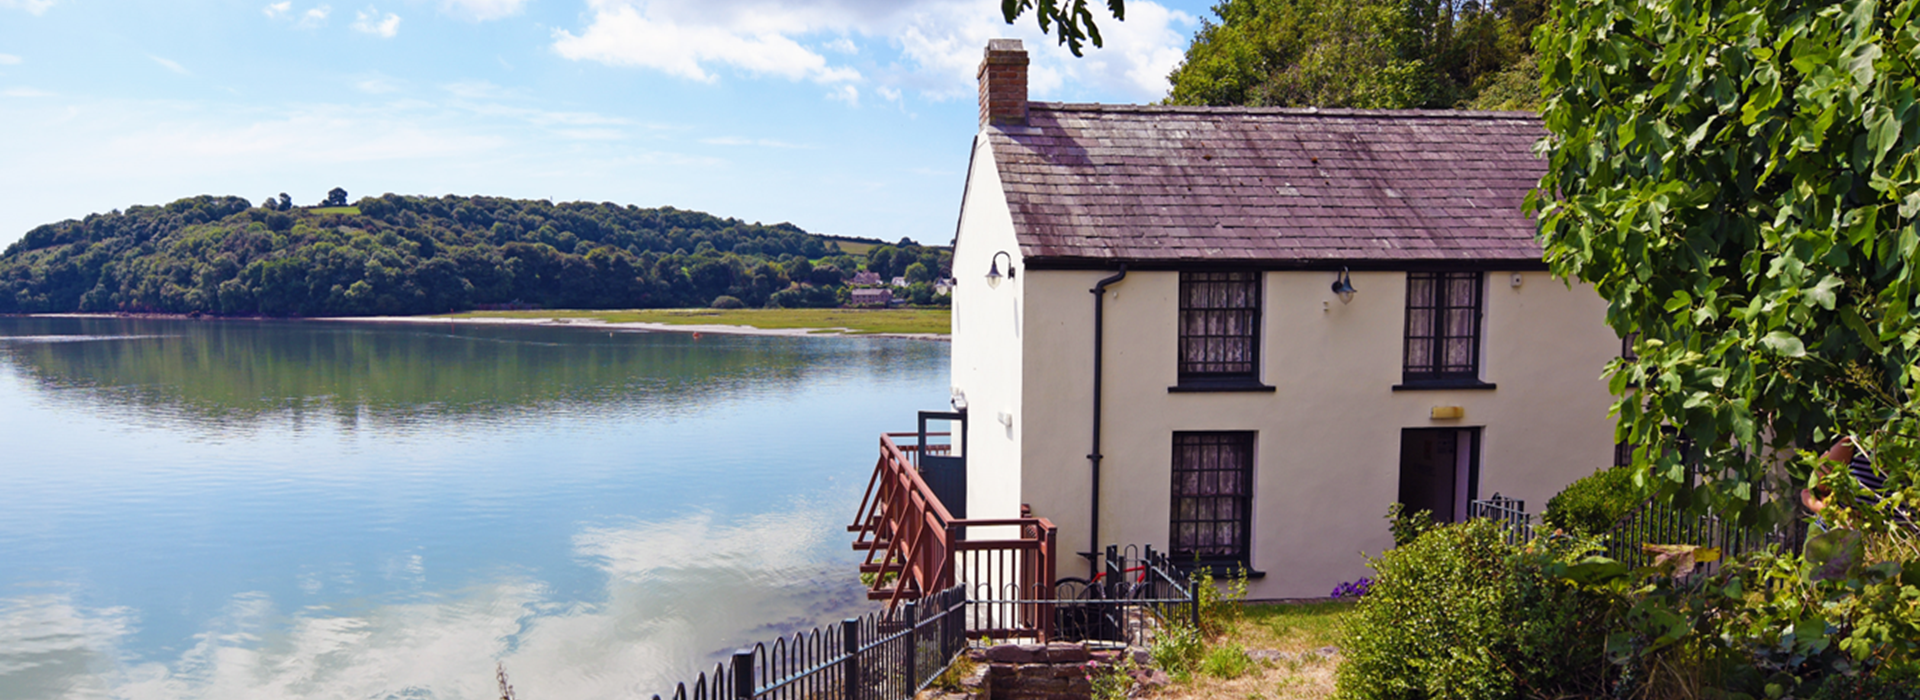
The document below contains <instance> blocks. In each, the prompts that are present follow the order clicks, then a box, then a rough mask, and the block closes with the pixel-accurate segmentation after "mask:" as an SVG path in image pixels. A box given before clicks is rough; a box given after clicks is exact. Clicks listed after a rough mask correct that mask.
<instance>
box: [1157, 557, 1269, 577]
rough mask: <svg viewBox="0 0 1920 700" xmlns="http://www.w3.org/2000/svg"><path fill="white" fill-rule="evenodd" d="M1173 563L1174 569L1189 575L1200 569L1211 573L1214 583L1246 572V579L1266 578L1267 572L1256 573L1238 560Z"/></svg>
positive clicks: (1176, 560)
mask: <svg viewBox="0 0 1920 700" xmlns="http://www.w3.org/2000/svg"><path fill="white" fill-rule="evenodd" d="M1173 562H1174V566H1175V567H1176V568H1178V569H1180V570H1181V571H1185V572H1187V573H1189V574H1194V573H1199V572H1200V571H1201V570H1202V569H1205V570H1209V571H1211V572H1212V573H1213V580H1214V581H1228V580H1232V579H1233V578H1234V577H1235V576H1238V575H1240V572H1242V571H1245V572H1247V578H1249V579H1258V578H1266V577H1267V572H1265V571H1256V570H1254V568H1253V567H1251V566H1248V565H1247V563H1246V562H1244V561H1240V560H1238V559H1202V560H1200V561H1197V562H1196V561H1193V560H1191V559H1189V560H1187V561H1180V560H1178V559H1174V560H1173Z"/></svg>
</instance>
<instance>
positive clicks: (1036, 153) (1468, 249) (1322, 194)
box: [987, 102, 1546, 268]
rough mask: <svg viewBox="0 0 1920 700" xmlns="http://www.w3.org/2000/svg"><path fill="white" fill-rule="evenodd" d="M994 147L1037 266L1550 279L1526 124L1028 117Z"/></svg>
mask: <svg viewBox="0 0 1920 700" xmlns="http://www.w3.org/2000/svg"><path fill="white" fill-rule="evenodd" d="M987 134H988V139H989V141H990V142H991V143H992V147H993V153H994V159H995V161H996V162H997V164H998V167H999V170H1000V180H1001V183H1002V184H1003V186H1004V188H1005V191H1006V196H1007V204H1008V205H1009V207H1010V208H1011V209H1012V211H1013V223H1014V230H1015V231H1016V233H1017V235H1018V236H1019V241H1020V249H1021V252H1022V253H1023V254H1024V256H1025V257H1026V258H1027V264H1028V265H1030V266H1032V265H1038V266H1043V267H1044V266H1048V265H1055V266H1062V267H1073V266H1079V265H1089V264H1104V263H1114V262H1137V263H1179V262H1193V261H1205V262H1212V263H1222V262H1224V263H1229V264H1231V263H1251V264H1254V265H1258V266H1269V267H1289V266H1292V267H1326V266H1330V265H1354V266H1355V267H1360V268H1365V267H1373V268H1380V267H1400V266H1406V265H1418V264H1425V263H1434V264H1458V263H1476V262H1477V263H1483V264H1484V263H1499V262H1507V263H1510V264H1511V263H1530V265H1528V266H1529V267H1532V266H1539V265H1540V254H1541V251H1540V246H1539V244H1538V243H1537V242H1535V240H1534V231H1535V226H1534V223H1533V221H1532V220H1531V219H1529V218H1528V217H1527V216H1526V215H1524V214H1522V213H1521V210H1520V205H1521V201H1522V200H1523V199H1524V198H1525V197H1526V194H1527V191H1528V190H1530V189H1532V188H1533V187H1534V185H1535V184H1536V183H1537V182H1538V181H1539V179H1540V176H1541V174H1543V173H1544V172H1545V169H1546V164H1545V162H1544V161H1543V160H1541V159H1540V158H1537V157H1535V156H1534V155H1533V144H1534V143H1535V142H1536V141H1538V140H1539V139H1540V138H1541V137H1542V136H1545V134H1546V132H1545V130H1544V129H1543V128H1542V127H1541V125H1540V120H1539V118H1538V117H1536V116H1534V115H1532V114H1527V113H1520V112H1462V111H1430V110H1418V111H1412V110H1409V111H1398V110H1395V111H1386V110H1313V109H1257V108H1218V107H1161V106H1139V105H1088V104H1059V103H1042V102H1034V103H1030V104H1029V106H1028V121H1027V126H1024V127H1022V126H996V127H989V128H988V129H987Z"/></svg>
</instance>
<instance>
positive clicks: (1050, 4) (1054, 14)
mask: <svg viewBox="0 0 1920 700" xmlns="http://www.w3.org/2000/svg"><path fill="white" fill-rule="evenodd" d="M1036 3H1037V4H1036ZM1027 10H1033V11H1034V12H1033V14H1034V19H1036V20H1038V21H1039V22H1040V33H1041V34H1054V35H1058V36H1059V37H1060V44H1061V45H1063V46H1065V47H1067V49H1068V50H1069V51H1072V52H1073V55H1075V56H1079V55H1080V47H1081V46H1082V45H1084V44H1086V42H1089V41H1091V42H1093V45H1094V46H1095V47H1099V46H1101V45H1102V44H1101V42H1100V27H1099V26H1097V25H1095V24H1094V21H1093V11H1092V10H1090V9H1088V8H1087V0H1000V15H1001V16H1002V17H1004V18H1005V19H1006V20H1007V24H1013V21H1014V20H1017V19H1020V15H1023V14H1026V12H1027ZM1107 11H1108V12H1110V13H1112V14H1113V18H1114V19H1115V20H1119V21H1124V20H1126V18H1127V5H1126V0H1107Z"/></svg>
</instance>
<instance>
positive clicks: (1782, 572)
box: [1564, 531, 1920, 698]
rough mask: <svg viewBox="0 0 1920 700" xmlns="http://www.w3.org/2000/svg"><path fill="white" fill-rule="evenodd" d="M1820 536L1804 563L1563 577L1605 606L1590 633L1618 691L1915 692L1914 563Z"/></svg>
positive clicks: (1918, 584) (1585, 572)
mask: <svg viewBox="0 0 1920 700" xmlns="http://www.w3.org/2000/svg"><path fill="white" fill-rule="evenodd" d="M1828 535H1831V536H1832V537H1831V540H1830V542H1828V543H1825V544H1819V545H1817V546H1816V544H1815V543H1811V542H1810V543H1809V547H1808V549H1809V553H1810V556H1809V557H1805V558H1803V557H1800V556H1797V555H1793V554H1781V553H1774V552H1763V553H1758V554H1755V555H1752V556H1750V557H1748V558H1746V559H1745V560H1742V561H1735V562H1729V563H1727V564H1726V565H1724V566H1723V567H1722V568H1721V569H1719V570H1717V571H1714V572H1711V573H1700V572H1695V573H1693V574H1691V575H1679V576H1676V574H1684V573H1686V572H1685V571H1679V570H1674V569H1672V568H1671V567H1666V568H1662V567H1648V568H1644V569H1641V570H1638V571H1628V570H1627V569H1626V567H1625V566H1623V565H1621V564H1619V563H1618V562H1614V561H1611V560H1608V559H1605V558H1603V557H1589V558H1587V559H1584V560H1582V561H1580V562H1577V563H1574V564H1572V565H1569V566H1566V567H1564V575H1565V577H1566V579H1567V580H1569V581H1573V582H1576V583H1577V584H1578V585H1580V586H1581V587H1582V588H1583V590H1584V591H1585V592H1586V593H1587V594H1588V595H1592V596H1595V597H1599V598H1604V599H1607V600H1610V601H1612V602H1611V603H1610V604H1609V605H1607V606H1604V607H1606V608H1607V609H1609V610H1611V612H1610V614H1609V615H1608V617H1607V618H1606V619H1605V620H1603V621H1601V622H1600V623H1598V626H1599V627H1602V628H1604V629H1605V630H1606V633H1607V645H1606V646H1607V658H1608V661H1610V662H1611V663H1612V665H1613V666H1615V667H1616V668H1617V669H1618V685H1619V686H1620V687H1621V688H1623V689H1624V690H1625V691H1630V692H1631V693H1634V694H1638V695H1652V696H1655V697H1664V696H1679V695H1686V694H1689V693H1698V692H1699V691H1701V690H1703V689H1715V690H1719V691H1723V692H1725V693H1726V694H1728V696H1730V697H1755V698H1757V697H1783V696H1787V697H1807V696H1809V695H1815V694H1816V693H1824V694H1826V696H1827V697H1875V696H1874V695H1871V694H1865V695H1850V694H1847V693H1849V692H1853V691H1859V692H1862V693H1881V692H1884V691H1886V690H1888V689H1895V688H1900V687H1907V688H1911V687H1912V686H1911V685H1908V684H1907V683H1908V682H1910V680H1911V679H1912V678H1914V675H1913V674H1914V673H1915V672H1916V671H1920V609H1916V606H1915V605H1914V601H1916V600H1920V563H1916V562H1913V561H1904V562H1903V561H1880V562H1875V561H1873V560H1872V558H1871V557H1864V556H1862V552H1863V550H1862V548H1860V547H1859V546H1857V543H1858V541H1859V539H1860V535H1859V533H1855V532H1851V531H1834V532H1831V533H1828ZM1849 542H1851V543H1853V544H1852V545H1849V544H1847V543H1849ZM1815 550H1819V553H1818V554H1817V556H1814V555H1813V552H1814V551H1815ZM1836 694H1837V695H1836ZM1880 697H1900V696H1898V695H1884V694H1883V695H1881V696H1880Z"/></svg>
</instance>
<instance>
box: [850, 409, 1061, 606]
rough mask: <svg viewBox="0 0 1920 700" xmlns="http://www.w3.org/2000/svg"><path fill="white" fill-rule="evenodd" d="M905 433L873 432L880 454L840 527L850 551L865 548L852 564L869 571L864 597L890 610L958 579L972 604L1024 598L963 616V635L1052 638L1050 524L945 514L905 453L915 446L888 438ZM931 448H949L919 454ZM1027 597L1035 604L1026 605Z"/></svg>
mask: <svg viewBox="0 0 1920 700" xmlns="http://www.w3.org/2000/svg"><path fill="white" fill-rule="evenodd" d="M909 436H912V437H918V433H888V434H883V435H881V436H880V460H879V462H878V463H876V464H875V465H874V467H873V477H872V478H871V479H869V480H868V481H867V493H866V495H865V496H864V497H863V498H861V501H860V512H859V515H858V516H857V517H856V518H855V519H854V524H852V525H848V526H847V531H848V532H853V533H858V534H857V537H856V538H855V541H854V543H853V547H854V549H860V550H865V551H866V552H867V556H866V560H865V561H863V562H862V563H861V564H860V572H861V573H864V574H871V575H873V583H872V585H871V586H870V587H869V588H868V589H867V597H868V598H870V599H873V600H885V601H887V610H888V612H889V613H891V612H892V611H893V610H894V609H895V607H897V606H898V605H899V604H900V603H901V602H903V601H908V600H918V599H919V598H921V597H922V596H926V595H931V594H933V593H934V592H937V591H942V590H946V589H948V588H950V587H952V586H954V585H958V584H965V585H967V587H968V591H969V595H970V597H972V598H974V599H975V600H976V602H981V603H991V602H992V601H994V600H1006V601H1009V602H1011V601H1024V602H1025V604H1022V605H1017V606H1012V607H1009V608H1008V611H1007V612H1006V613H1005V614H995V615H990V616H981V615H977V616H976V618H977V619H975V620H972V621H970V624H969V629H968V633H969V634H970V635H979V634H984V635H987V636H992V637H1000V638H1009V637H1032V638H1038V639H1041V640H1045V639H1048V638H1050V637H1052V635H1053V617H1054V615H1053V610H1052V607H1053V606H1052V604H1051V601H1052V600H1053V582H1054V578H1055V560H1056V559H1057V557H1056V554H1057V550H1056V548H1055V545H1054V526H1053V523H1052V522H1051V521H1049V520H1047V519H1046V518H1034V517H1021V518H1004V519H959V518H955V517H953V515H952V514H950V513H948V512H947V507H946V506H945V505H944V504H942V503H940V499H939V498H938V497H936V496H934V494H933V489H932V488H930V487H928V486H927V482H926V481H925V480H923V479H921V478H920V470H919V468H918V467H917V465H916V463H915V462H916V460H914V459H911V458H910V457H909V455H910V454H911V453H913V452H915V451H916V449H917V448H916V447H915V446H912V445H909V446H908V447H907V448H904V449H903V448H901V447H900V446H899V445H898V444H896V443H895V442H894V441H893V438H895V437H902V438H905V437H909ZM936 449H939V450H941V451H946V449H949V448H947V446H944V445H942V446H929V448H928V450H927V452H928V453H929V454H932V453H934V452H935V450H936ZM915 456H917V455H915ZM969 528H991V530H988V532H995V533H1001V532H1008V531H1011V532H1012V533H1013V536H1012V537H1001V538H991V537H986V536H980V537H973V538H970V537H968V534H969V533H968V529H969ZM974 534H975V535H983V534H984V533H982V532H980V531H975V533H974ZM1035 601H1038V602H1040V604H1038V605H1034V604H1033V603H1034V602H1035ZM979 609H989V610H990V609H992V608H991V607H988V608H979Z"/></svg>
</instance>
